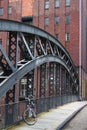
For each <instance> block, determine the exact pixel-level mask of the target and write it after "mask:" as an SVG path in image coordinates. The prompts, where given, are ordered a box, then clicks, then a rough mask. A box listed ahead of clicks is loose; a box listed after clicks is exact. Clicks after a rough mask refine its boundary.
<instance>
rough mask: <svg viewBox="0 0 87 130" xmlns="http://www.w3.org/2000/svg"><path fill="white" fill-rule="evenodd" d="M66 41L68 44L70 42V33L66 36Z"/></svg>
mask: <svg viewBox="0 0 87 130" xmlns="http://www.w3.org/2000/svg"><path fill="white" fill-rule="evenodd" d="M65 40H66V42H69V41H70V33H66V34H65Z"/></svg>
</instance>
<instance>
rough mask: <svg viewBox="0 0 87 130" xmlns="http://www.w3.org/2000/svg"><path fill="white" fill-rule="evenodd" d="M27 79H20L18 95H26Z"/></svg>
mask: <svg viewBox="0 0 87 130" xmlns="http://www.w3.org/2000/svg"><path fill="white" fill-rule="evenodd" d="M26 87H27V79H21V85H20V96H26Z"/></svg>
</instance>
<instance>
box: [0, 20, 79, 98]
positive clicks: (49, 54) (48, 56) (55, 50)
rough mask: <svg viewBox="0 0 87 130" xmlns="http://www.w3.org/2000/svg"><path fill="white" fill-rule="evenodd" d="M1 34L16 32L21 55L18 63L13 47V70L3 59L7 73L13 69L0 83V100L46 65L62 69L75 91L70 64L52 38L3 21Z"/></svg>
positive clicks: (0, 24) (69, 58)
mask: <svg viewBox="0 0 87 130" xmlns="http://www.w3.org/2000/svg"><path fill="white" fill-rule="evenodd" d="M0 31H4V32H5V31H7V32H13V33H14V32H16V34H17V36H18V40H17V41H16V42H18V45H19V47H20V50H21V55H22V54H23V55H22V56H21V57H20V59H17V57H18V56H19V54H18V49H19V48H18V46H16V50H17V52H16V55H15V61H16V62H15V65H16V66H14V64H13V65H12V64H11V61H10V57H9V58H8V59H9V60H8V59H7V58H6V61H7V63H8V62H9V64H10V69H13V68H14V69H13V70H14V71H12V72H11V73H10V74H9V76H8V77H7V78H6V79H5V80H3V81H2V82H1V83H0V97H1V96H3V94H4V93H6V92H7V91H8V90H9V89H10V87H11V86H13V85H15V84H16V82H17V81H18V80H20V79H21V78H22V77H23V76H25V75H26V74H27V73H28V72H30V71H31V70H33V69H34V68H36V67H37V66H40V65H42V64H43V63H46V62H56V63H59V64H60V65H61V66H63V67H64V68H65V69H66V70H67V73H68V74H69V75H70V78H71V80H72V84H74V86H75V87H76V89H78V75H77V73H76V69H75V67H74V64H73V61H72V59H71V57H70V55H69V53H68V52H67V51H66V50H65V48H64V47H63V46H62V44H61V43H60V42H59V41H58V40H57V39H55V38H54V37H53V36H51V35H50V34H48V33H47V32H45V31H43V30H41V29H38V28H36V27H34V26H31V25H30V26H29V25H26V24H23V23H20V22H16V21H11V20H4V19H0ZM1 48H2V47H0V51H1V52H2V49H1ZM12 49H13V51H14V50H15V48H14V47H13V48H12ZM12 49H11V50H12ZM14 52H15V51H14ZM2 54H4V53H2ZM6 57H8V56H6ZM53 66H54V65H53ZM56 68H57V67H56ZM51 69H52V71H54V67H51ZM64 71H65V70H64ZM64 71H62V72H64ZM62 72H61V73H62ZM50 73H51V72H50ZM1 76H3V74H2V75H0V78H1ZM68 77H69V76H68ZM65 78H66V77H65ZM67 82H68V81H67ZM42 89H43V87H42ZM56 89H57V88H56Z"/></svg>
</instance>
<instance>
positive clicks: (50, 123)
mask: <svg viewBox="0 0 87 130" xmlns="http://www.w3.org/2000/svg"><path fill="white" fill-rule="evenodd" d="M85 105H87V101H79V102H73V103H68V104H66V105H63V106H60V107H57V108H55V109H52V110H50V111H49V112H46V113H42V114H40V115H39V116H38V120H37V123H36V124H35V125H33V126H28V125H26V124H25V123H20V125H16V126H13V127H12V128H9V129H8V130H25V129H26V130H60V128H61V127H62V126H63V125H64V124H65V123H67V122H68V121H69V120H70V119H71V118H72V117H73V116H74V115H75V114H77V113H78V111H80V110H81V109H82V108H83V107H84V106H85Z"/></svg>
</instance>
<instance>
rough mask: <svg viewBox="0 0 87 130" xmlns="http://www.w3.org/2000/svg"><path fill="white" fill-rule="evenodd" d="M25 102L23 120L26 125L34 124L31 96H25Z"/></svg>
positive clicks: (34, 114) (34, 117)
mask: <svg viewBox="0 0 87 130" xmlns="http://www.w3.org/2000/svg"><path fill="white" fill-rule="evenodd" d="M25 100H26V101H28V102H27V108H26V109H25V110H24V112H23V115H22V117H23V120H24V122H25V123H26V124H27V125H34V124H35V123H36V121H37V120H36V107H35V103H34V98H33V96H29V97H26V98H25Z"/></svg>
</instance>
